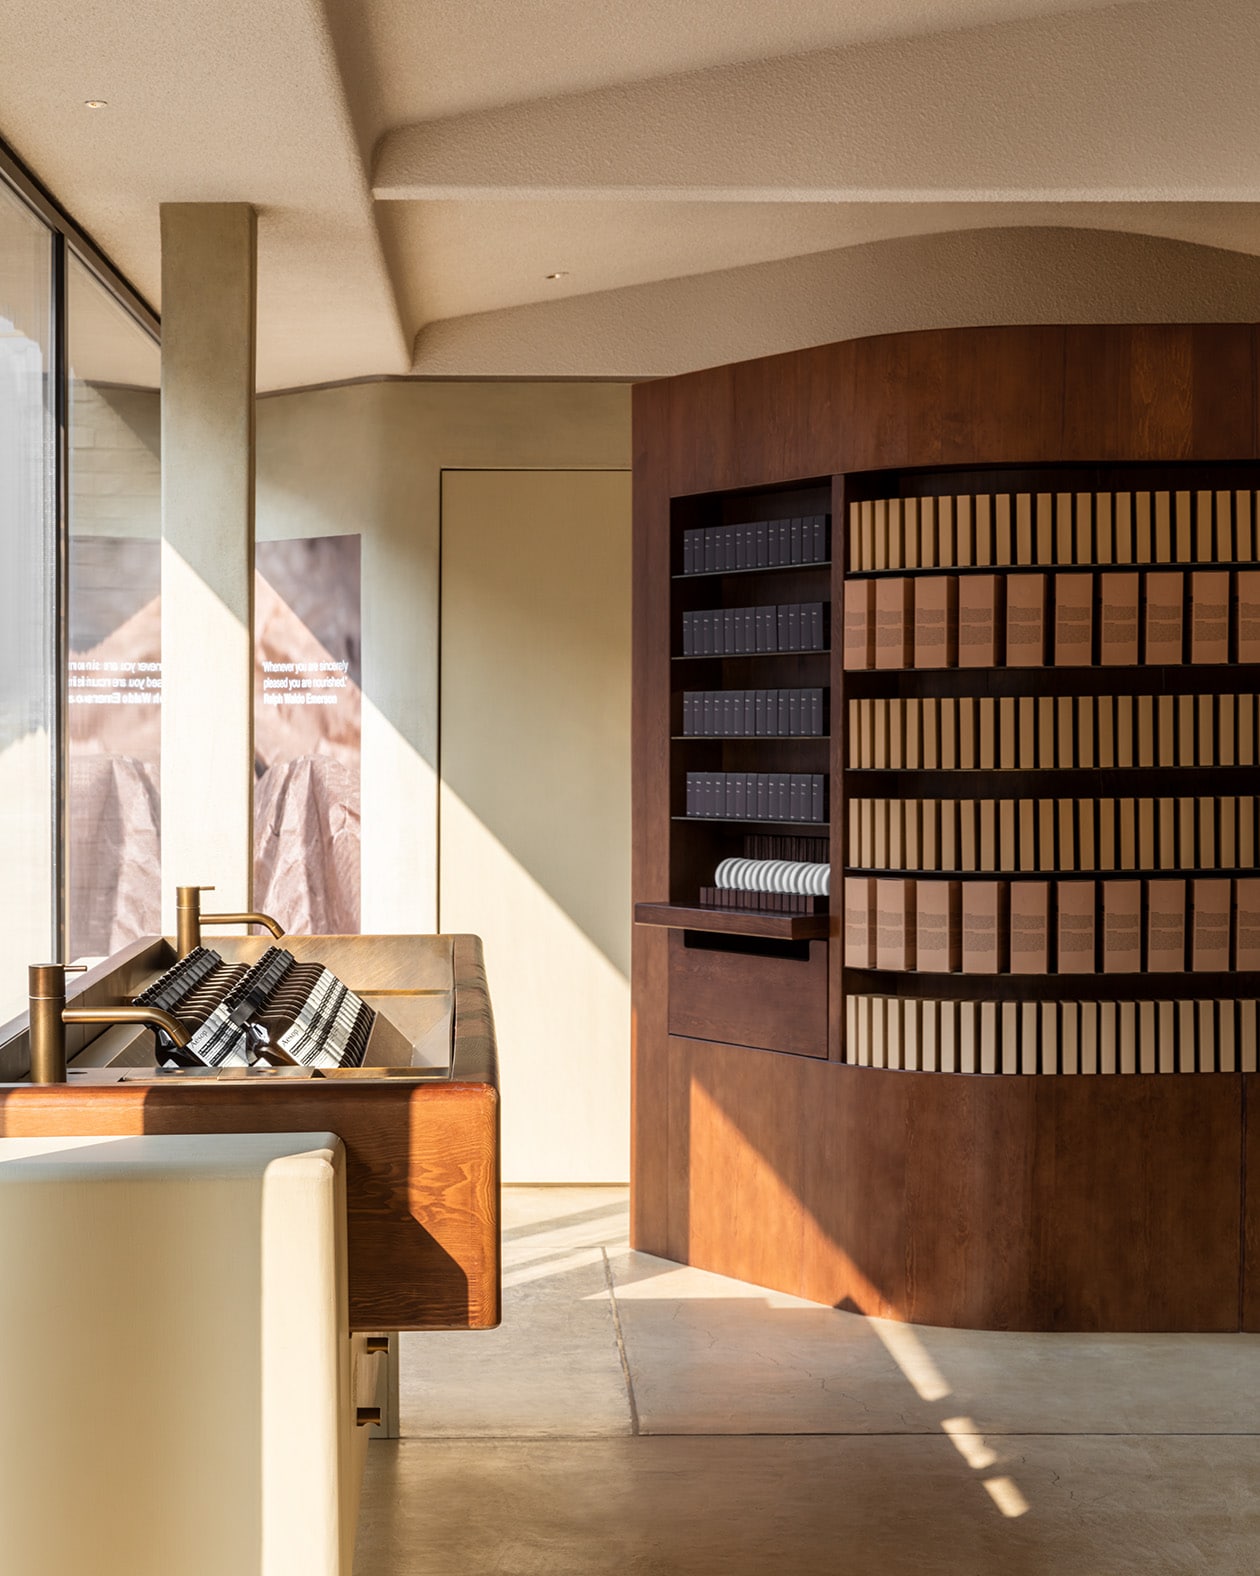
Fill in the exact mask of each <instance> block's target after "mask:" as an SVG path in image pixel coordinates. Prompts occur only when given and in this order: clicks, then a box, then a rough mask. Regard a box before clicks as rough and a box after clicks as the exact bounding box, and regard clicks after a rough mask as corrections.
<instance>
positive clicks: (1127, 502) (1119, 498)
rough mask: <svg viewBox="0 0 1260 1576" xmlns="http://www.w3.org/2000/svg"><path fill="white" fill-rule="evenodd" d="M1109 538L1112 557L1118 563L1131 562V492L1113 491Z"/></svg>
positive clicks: (1132, 561)
mask: <svg viewBox="0 0 1260 1576" xmlns="http://www.w3.org/2000/svg"><path fill="white" fill-rule="evenodd" d="M1111 540H1112V548H1113V557H1114V559H1115V562H1116V563H1118V564H1132V563H1135V562H1136V560H1135V558H1134V556H1133V494H1132V493H1115V494H1114V495H1113V497H1112V512H1111Z"/></svg>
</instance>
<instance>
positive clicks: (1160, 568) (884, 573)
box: [793, 558, 1260, 580]
mask: <svg viewBox="0 0 1260 1576" xmlns="http://www.w3.org/2000/svg"><path fill="white" fill-rule="evenodd" d="M793 567H796V566H795V565H794V566H793ZM1213 569H1225V570H1232V569H1260V563H1257V562H1256V561H1255V560H1254V559H1250V558H1247V559H1239V558H1234V559H1229V560H1222V561H1220V562H1217V561H1216V560H1215V559H1209V560H1207V561H1203V560H1200V559H1180V558H1179V559H1175V560H1174V561H1172V562H1171V563H1170V562H1160V563H1158V564H940V565H937V566H935V567H932V568H926V569H925V568H922V567H920V568H915V569H846V570H845V572H844V578H845V579H846V580H887V579H896V578H898V577H900V576H902V575H1071V574H1078V575H1140V574H1150V573H1152V572H1154V573H1156V574H1160V573H1168V572H1169V571H1170V570H1179V571H1180V572H1181V573H1182V574H1194V573H1195V572H1196V571H1198V572H1203V571H1205V570H1213Z"/></svg>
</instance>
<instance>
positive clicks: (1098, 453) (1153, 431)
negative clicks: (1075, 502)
mask: <svg viewBox="0 0 1260 1576" xmlns="http://www.w3.org/2000/svg"><path fill="white" fill-rule="evenodd" d="M1063 333H1064V337H1065V346H1066V351H1065V362H1064V409H1063V442H1062V451H1061V454H1060V456H1059V457H1060V458H1062V459H1064V460H1076V459H1083V460H1195V459H1197V460H1226V459H1234V460H1239V459H1249V458H1251V457H1252V456H1253V455H1254V454H1255V453H1256V418H1255V396H1254V390H1253V387H1252V364H1253V346H1252V343H1251V332H1250V329H1246V330H1244V329H1241V328H1239V327H1237V326H1234V325H1230V324H1192V323H1163V324H1114V325H1110V326H1104V327H1089V328H1079V327H1071V328H1066V329H1064V330H1063Z"/></svg>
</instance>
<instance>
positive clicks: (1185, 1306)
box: [995, 1073, 1242, 1330]
mask: <svg viewBox="0 0 1260 1576" xmlns="http://www.w3.org/2000/svg"><path fill="white" fill-rule="evenodd" d="M1002 1081H1003V1080H1000V1079H998V1080H995V1082H1002ZM1023 1081H1025V1082H1029V1083H1033V1084H1034V1085H1035V1092H1036V1102H1037V1153H1036V1164H1035V1168H1034V1171H1033V1188H1034V1194H1033V1196H1034V1199H1035V1204H1036V1224H1037V1232H1038V1241H1037V1252H1036V1258H1035V1261H1034V1268H1035V1271H1036V1274H1037V1281H1036V1302H1035V1305H1034V1309H1033V1313H1034V1315H1035V1317H1036V1321H1037V1322H1036V1324H1035V1325H1034V1326H1033V1327H1034V1328H1038V1329H1051V1330H1236V1329H1237V1328H1238V1322H1239V1317H1238V1285H1239V1274H1240V1264H1239V1240H1240V1230H1241V1210H1240V1196H1239V1195H1240V1189H1239V1177H1240V1175H1241V1168H1242V1083H1241V1079H1240V1078H1239V1077H1237V1076H1232V1075H1227V1074H1219V1073H1218V1074H1211V1075H1206V1076H1202V1077H1200V1076H1197V1075H1196V1076H1189V1075H1187V1076H1175V1075H1174V1076H1163V1077H1159V1076H1146V1077H1132V1076H1130V1077H1117V1076H1112V1077H1101V1078H1037V1079H1027V1080H1023Z"/></svg>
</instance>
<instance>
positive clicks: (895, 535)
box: [888, 498, 910, 569]
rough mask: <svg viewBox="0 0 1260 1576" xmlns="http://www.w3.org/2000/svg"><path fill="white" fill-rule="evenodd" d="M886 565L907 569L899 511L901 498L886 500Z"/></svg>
mask: <svg viewBox="0 0 1260 1576" xmlns="http://www.w3.org/2000/svg"><path fill="white" fill-rule="evenodd" d="M888 567H889V568H890V569H908V568H909V567H910V565H909V561H908V560H907V558H906V532H905V520H904V517H903V515H902V512H901V499H900V498H890V499H889V500H888Z"/></svg>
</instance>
